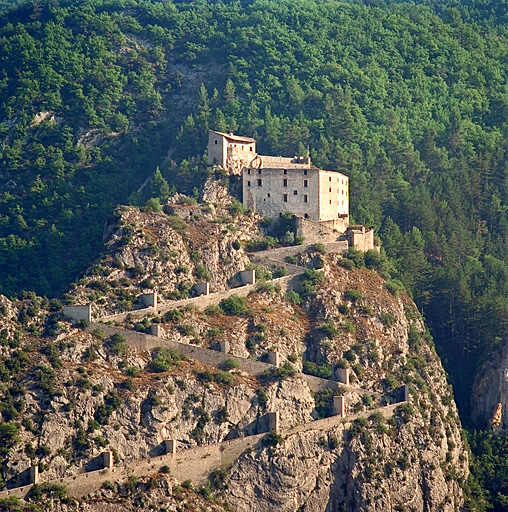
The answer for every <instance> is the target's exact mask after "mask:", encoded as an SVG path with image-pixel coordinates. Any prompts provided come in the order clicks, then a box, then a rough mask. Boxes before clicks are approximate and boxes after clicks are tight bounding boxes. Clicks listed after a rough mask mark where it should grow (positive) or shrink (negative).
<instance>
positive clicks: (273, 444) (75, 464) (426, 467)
mask: <svg viewBox="0 0 508 512" xmlns="http://www.w3.org/2000/svg"><path fill="white" fill-rule="evenodd" d="M179 207H182V208H184V209H185V212H183V211H182V212H179V210H178V209H179ZM172 208H173V210H171V212H170V214H169V215H168V214H161V213H148V212H143V211H140V210H137V209H134V208H129V209H124V210H123V211H121V212H120V213H119V218H118V222H117V223H115V224H113V225H112V226H111V229H110V240H109V242H108V244H107V246H108V253H107V254H106V255H105V256H104V257H103V258H102V259H101V260H99V262H98V264H97V265H95V266H94V267H93V268H92V269H90V272H89V274H88V276H87V277H86V278H85V279H84V280H83V281H81V282H80V283H78V284H77V286H76V287H75V288H74V289H73V290H71V292H70V293H69V295H68V297H67V298H68V299H69V301H70V302H75V303H82V302H86V301H88V300H90V299H93V301H94V304H95V307H96V308H101V309H102V310H106V311H114V310H116V309H119V308H121V307H123V306H124V305H125V303H124V302H125V301H127V299H126V297H127V298H128V296H129V295H128V294H134V292H135V291H136V292H139V291H142V290H143V289H145V285H147V284H148V282H150V285H151V286H150V288H158V289H159V290H160V291H161V294H163V295H164V294H167V295H168V296H169V297H171V296H173V295H171V294H174V293H176V292H179V291H181V290H180V288H179V287H181V286H183V283H184V282H186V280H188V279H190V275H191V274H192V275H193V277H192V278H193V279H194V278H195V275H194V274H195V273H196V272H198V273H199V272H200V271H202V270H203V269H202V268H201V267H199V266H198V265H203V267H205V268H206V270H207V271H208V272H209V274H210V281H211V282H212V283H213V286H214V287H216V288H218V289H221V287H223V288H224V289H225V288H227V287H228V282H229V280H230V279H231V277H232V275H233V274H234V273H235V272H237V271H238V270H240V269H243V267H245V265H246V264H248V259H247V256H246V254H245V252H244V251H243V249H242V242H245V241H246V240H247V239H248V238H251V237H252V236H253V234H254V235H255V234H256V233H258V232H257V227H256V223H255V219H253V218H247V217H245V216H243V215H241V213H240V214H238V215H236V216H234V215H231V214H230V213H229V212H228V213H226V209H224V208H223V207H221V206H220V205H218V206H214V208H215V209H216V210H215V212H214V213H213V214H212V213H210V211H208V208H207V207H206V206H205V205H190V204H185V205H183V204H181V203H175V204H173V205H172ZM221 208H222V210H221ZM218 211H219V212H220V211H222V212H223V213H222V215H224V217H223V218H224V220H223V221H222V222H217V220H218V219H217V217H215V216H214V215H217V212H218ZM191 212H192V214H191ZM179 213H180V214H181V215H179ZM226 215H227V216H226ZM235 241H239V242H240V243H239V244H235V243H234V242H235ZM235 247H238V249H237V248H235ZM295 261H298V263H299V264H302V265H308V266H310V267H312V266H319V267H320V270H311V271H309V272H308V273H306V274H303V275H302V276H300V278H301V284H300V286H301V288H300V289H299V290H298V291H294V290H292V291H291V293H285V292H283V291H282V290H281V289H279V288H277V287H276V286H275V285H273V284H272V283H270V282H269V281H268V282H266V283H264V284H262V285H261V286H260V287H258V288H256V289H254V288H253V290H252V293H250V294H249V295H248V296H247V297H245V298H241V299H240V298H237V300H235V301H232V302H231V303H230V304H229V307H226V306H224V308H221V307H218V306H215V307H212V308H208V309H206V310H205V311H202V310H200V309H199V308H196V307H183V308H182V309H180V310H177V311H176V312H173V313H171V314H170V315H167V316H164V317H155V316H154V315H153V312H151V313H149V314H150V315H151V316H147V317H146V318H145V319H144V320H142V321H140V322H137V323H134V322H132V323H129V321H127V322H126V323H125V324H124V327H131V328H136V329H138V330H145V329H147V328H149V325H150V323H151V322H156V323H158V324H159V325H161V326H162V330H163V332H164V337H165V338H169V339H172V340H174V341H179V342H183V343H188V344H192V345H199V346H201V347H204V348H212V349H213V348H217V347H218V345H220V342H221V341H228V342H229V344H230V349H231V353H232V354H234V355H236V356H237V357H246V358H248V357H250V358H254V359H260V360H264V361H266V360H267V356H268V354H267V352H268V351H273V350H277V351H278V352H279V353H280V354H281V358H282V362H283V363H286V365H285V366H283V367H282V368H281V369H279V370H278V371H274V372H272V373H271V374H270V375H266V376H261V377H260V378H254V377H253V376H251V375H248V374H245V373H242V372H240V371H238V370H236V369H235V364H234V361H231V364H230V365H226V366H227V368H223V369H218V368H211V367H207V366H205V365H202V364H200V363H198V362H196V361H193V360H184V359H182V358H181V357H179V356H178V354H177V353H176V352H172V351H169V350H168V351H163V350H159V349H155V350H150V351H144V352H143V351H138V350H135V349H133V348H129V346H128V345H127V344H126V343H125V341H122V339H121V337H114V336H106V335H105V333H104V332H103V331H101V329H100V328H99V329H96V330H95V331H94V332H93V333H90V332H83V331H81V330H79V329H75V328H73V327H71V325H70V324H68V323H66V322H63V321H62V320H61V319H58V317H56V316H53V317H50V318H49V319H48V321H46V323H45V324H44V322H43V319H44V315H43V314H42V313H39V312H38V310H37V308H33V307H32V304H31V303H29V301H28V302H22V301H20V302H19V303H17V304H13V303H9V302H6V303H5V304H4V309H5V311H6V312H7V313H8V315H7V317H8V319H7V320H5V321H4V322H6V324H5V325H6V326H7V327H6V329H7V334H6V336H7V338H8V339H9V340H12V341H10V344H9V343H8V344H7V345H4V347H3V357H4V361H5V360H7V359H8V358H11V359H13V360H19V361H21V362H20V364H19V365H18V366H16V365H13V364H11V363H9V364H8V365H6V366H5V365H4V366H5V367H6V368H8V370H9V372H10V371H11V366H12V368H13V369H12V373H11V374H10V378H11V382H12V383H13V385H10V388H9V389H8V390H7V389H4V390H2V393H3V396H2V401H3V403H5V404H7V406H4V407H3V412H2V414H3V416H4V421H5V422H8V421H10V420H9V415H11V416H12V418H11V419H15V422H16V430H17V432H16V433H15V435H14V434H13V435H12V436H11V438H10V439H9V446H8V456H7V457H5V459H4V463H3V477H4V480H5V482H6V483H7V485H8V486H15V485H20V483H23V482H22V481H21V480H22V478H23V477H22V475H23V474H24V471H25V470H27V469H28V467H30V466H32V465H35V464H37V465H39V466H40V470H41V472H40V476H41V480H42V481H43V482H44V481H48V480H52V479H55V478H61V477H63V476H64V475H65V476H67V477H69V476H71V477H72V476H73V475H75V476H76V477H77V478H79V477H78V475H80V474H82V473H83V472H84V471H87V470H88V469H91V468H92V465H93V464H92V462H93V461H94V459H96V458H97V456H99V455H100V454H101V453H102V452H103V451H104V450H106V449H108V450H111V451H112V452H113V454H114V457H115V458H116V460H117V462H119V463H126V464H127V463H134V464H135V463H136V461H137V460H140V459H142V458H150V457H153V456H156V455H158V454H160V453H161V451H162V450H163V449H164V445H163V441H164V440H166V439H176V440H177V441H178V446H179V450H181V451H183V452H185V450H187V449H189V448H193V447H196V446H207V445H211V444H215V443H220V442H222V441H227V440H230V439H234V438H237V437H242V436H247V435H251V434H257V433H261V432H266V431H267V428H268V425H267V421H268V420H267V417H266V416H267V413H268V412H272V411H278V412H279V415H280V428H281V429H283V430H284V429H289V428H290V427H294V426H297V425H301V424H304V423H305V424H308V423H309V422H311V421H312V420H313V419H316V418H318V417H322V416H327V415H330V414H331V413H332V405H333V397H332V395H331V394H330V392H329V391H328V390H327V389H325V390H323V391H320V392H318V393H312V392H311V391H310V389H309V387H308V386H307V384H305V382H303V380H301V379H299V378H298V377H297V376H292V374H293V373H294V372H293V369H292V368H291V366H288V364H287V363H290V364H291V365H293V366H294V368H295V369H296V370H302V369H303V370H304V371H307V372H310V373H314V374H316V375H321V376H326V377H332V378H333V376H334V375H335V372H336V370H338V369H344V368H349V370H350V374H351V384H352V385H353V388H349V389H348V390H346V389H341V390H340V393H341V394H342V395H343V396H344V397H345V400H346V414H347V415H351V414H354V413H362V417H361V418H359V419H357V420H355V421H354V422H350V423H343V424H337V423H334V424H333V425H332V426H329V425H328V424H327V426H326V428H325V429H324V430H323V429H320V430H317V429H315V430H314V429H312V428H310V429H306V430H305V431H298V432H297V431H291V433H287V434H285V436H281V435H272V436H269V437H268V438H267V439H266V442H264V443H261V444H260V445H259V446H257V447H255V448H252V449H248V450H246V451H245V452H244V453H243V454H242V455H241V456H240V457H239V458H238V459H237V460H236V461H235V462H232V465H231V466H228V467H227V468H224V471H222V472H221V475H220V485H217V481H215V487H214V488H213V489H212V490H215V491H216V492H218V493H219V495H220V496H221V499H223V500H225V501H227V502H228V503H229V504H230V507H231V508H232V509H233V510H238V511H240V512H242V511H252V512H264V511H265V510H268V509H272V510H273V509H275V510H281V511H287V512H297V511H312V512H314V511H315V512H318V511H320V512H321V511H322V512H335V511H337V512H342V511H343V510H358V511H374V510H383V511H384V510H405V509H408V510H409V509H411V510H416V511H421V512H424V511H428V510H443V511H450V512H451V511H452V510H456V509H458V508H460V507H461V506H462V503H463V497H462V491H461V485H462V483H463V482H464V480H465V479H466V478H467V475H468V468H467V463H468V461H467V452H466V450H465V448H464V444H463V442H462V439H461V435H460V423H459V419H458V415H457V410H456V407H455V404H454V402H453V397H452V394H451V391H450V388H449V386H448V385H447V383H446V376H445V374H444V371H443V369H442V367H441V364H440V362H439V359H438V357H437V355H436V354H435V351H434V349H433V346H432V340H431V339H430V337H429V335H428V333H427V332H426V329H425V326H424V324H423V321H422V319H421V317H420V315H419V313H418V311H417V309H416V307H415V305H414V304H413V302H412V301H411V300H410V298H409V297H408V296H407V295H405V294H404V293H403V292H401V293H395V292H394V290H393V287H387V286H386V283H385V281H384V280H383V279H382V278H381V277H380V276H379V275H378V274H376V273H375V272H374V271H372V270H369V269H366V268H356V269H353V270H346V269H345V268H343V267H341V266H340V263H341V260H340V256H339V255H336V254H323V250H322V248H320V247H317V248H315V250H313V249H312V248H310V249H307V252H306V253H305V255H303V256H302V257H296V256H295ZM205 264H206V265H205ZM184 267H186V268H187V271H186V272H182V268H184ZM136 269H137V270H136ZM200 269H201V270H200ZM182 273H183V274H184V275H183V276H182ZM389 289H390V290H392V292H390V291H389ZM122 290H123V292H122ZM298 292H299V293H298ZM91 294H97V295H96V296H94V297H91ZM4 302H5V301H4ZM45 307H46V311H47V309H48V308H49V307H50V305H49V304H48V305H46V306H45ZM23 312H24V313H23ZM21 320H22V321H23V322H24V324H21ZM9 326H10V327H9ZM23 326H27V328H26V329H25V331H24V334H23V335H19V334H18V335H17V334H16V330H18V331H19V330H20V328H21V327H23ZM44 326H45V327H44ZM48 326H49V327H50V328H48ZM42 327H44V329H45V330H46V331H45V332H47V334H49V336H45V337H40V336H38V334H40V332H42ZM28 331H30V332H28ZM55 331H58V332H59V334H58V335H56V334H55ZM16 336H17V338H16ZM161 344H163V340H161ZM23 354H24V355H23ZM405 384H407V385H408V386H409V403H407V404H404V405H403V406H400V407H398V408H397V409H396V413H395V415H394V416H393V417H391V418H389V419H386V418H385V417H383V416H382V414H379V413H374V414H372V411H374V409H375V408H377V407H379V405H383V404H388V403H393V402H398V401H399V400H400V387H401V386H404V385H405ZM9 404H10V405H9ZM369 411H370V412H369ZM154 471H155V472H157V469H156V468H155V469H154ZM116 485H117V484H114V486H116ZM172 485H173V484H171V485H170V484H167V483H163V484H161V486H160V492H161V494H160V498H157V499H161V500H165V499H167V502H168V505H167V506H168V507H173V506H174V509H175V510H177V509H178V507H179V506H180V509H181V504H180V505H178V504H177V503H176V502H175V501H172V500H173V497H174V494H175V492H174V488H173V487H172ZM168 486H169V487H171V489H170V488H169V487H168ZM131 487H132V486H131ZM134 487H135V486H134ZM110 491H111V492H112V494H111V496H110V495H109V494H108V493H109V492H110ZM117 491H120V493H122V492H123V491H122V490H121V489H117ZM115 492H116V491H115V490H114V489H113V490H112V489H109V490H108V489H105V490H104V491H100V493H98V494H97V495H94V496H93V499H94V500H93V502H90V501H88V502H83V503H81V504H80V505H79V506H80V507H85V508H82V510H91V511H92V512H93V511H95V510H97V511H99V510H107V505H106V504H105V502H106V501H107V500H112V501H113V502H115V500H117V501H118V497H117V495H116V494H115ZM132 492H134V491H132V490H130V491H129V493H132ZM157 492H159V491H157ZM185 492H186V491H185ZM209 492H210V489H208V490H206V491H205V490H203V492H202V494H203V495H205V494H206V493H209ZM164 496H166V498H165V497H164ZM105 498H106V499H105ZM154 499H155V498H154ZM146 503H149V502H148V501H147V502H146ZM150 503H152V502H150ZM124 504H125V503H124ZM96 505H97V507H98V508H95V509H94V508H86V507H94V506H96ZM58 506H60V507H62V508H61V510H62V511H63V510H66V509H65V505H64V504H61V505H58ZM100 506H103V507H106V508H103V509H101V508H100ZM122 506H124V505H122ZM119 510H121V509H119ZM169 510H171V508H169ZM219 510H220V509H219Z"/></svg>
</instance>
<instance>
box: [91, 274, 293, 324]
mask: <svg viewBox="0 0 508 512" xmlns="http://www.w3.org/2000/svg"><path fill="white" fill-rule="evenodd" d="M295 279H296V278H295V277H294V276H292V275H289V276H284V277H279V278H277V279H273V280H272V281H270V282H271V283H272V284H273V285H275V286H280V288H281V289H282V290H283V291H287V290H289V289H292V288H293V287H294V286H297V282H296V281H294V280H295ZM293 281H294V282H293ZM255 290H256V285H246V286H240V287H238V288H231V289H230V290H226V291H225V292H220V293H212V294H210V295H202V296H200V297H194V298H192V299H183V300H176V301H173V302H168V303H159V304H158V306H157V308H156V309H154V308H150V309H136V310H134V311H126V312H124V313H118V314H117V315H107V316H102V317H100V316H97V319H98V320H101V321H103V322H123V321H125V320H126V319H127V317H128V316H130V317H131V318H133V319H139V318H144V317H145V316H147V315H148V314H149V313H152V314H155V315H163V314H164V313H167V312H168V311H171V310H172V309H178V308H183V307H185V306H188V305H193V306H196V307H197V308H201V309H205V308H207V307H208V306H213V305H216V304H219V302H220V301H221V300H223V299H226V298H228V297H231V296H232V295H238V296H239V297H246V296H247V295H249V293H251V292H253V291H255Z"/></svg>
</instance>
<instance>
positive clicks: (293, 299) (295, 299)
mask: <svg viewBox="0 0 508 512" xmlns="http://www.w3.org/2000/svg"><path fill="white" fill-rule="evenodd" d="M286 300H287V301H288V302H289V303H290V304H293V306H299V305H300V304H301V303H302V302H303V299H302V297H301V296H300V294H299V293H298V292H295V291H294V290H288V291H287V292H286Z"/></svg>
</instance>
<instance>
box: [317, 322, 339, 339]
mask: <svg viewBox="0 0 508 512" xmlns="http://www.w3.org/2000/svg"><path fill="white" fill-rule="evenodd" d="M316 330H317V331H318V332H320V333H322V334H324V335H325V336H327V337H328V338H332V339H333V338H335V336H337V335H338V334H339V333H340V331H339V329H337V328H335V327H334V326H333V325H331V324H323V325H321V326H319V327H318V328H317V329H316Z"/></svg>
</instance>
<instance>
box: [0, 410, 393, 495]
mask: <svg viewBox="0 0 508 512" xmlns="http://www.w3.org/2000/svg"><path fill="white" fill-rule="evenodd" d="M401 403H403V402H401ZM401 403H398V404H393V405H389V406H386V407H379V408H377V409H374V410H371V411H367V412H365V413H359V414H355V415H352V416H347V417H345V418H342V417H341V416H330V417H329V418H323V419H320V420H315V421H311V422H309V423H305V424H302V425H296V426H294V427H292V428H290V429H287V430H284V431H282V432H281V434H283V435H284V436H290V435H293V434H297V433H301V432H308V431H312V430H321V431H329V430H330V429H332V428H334V427H336V426H337V425H339V424H341V423H349V422H352V421H354V420H356V419H358V418H360V417H368V416H370V415H371V414H373V413H374V412H380V413H381V414H382V415H383V416H384V417H385V418H391V417H392V416H393V414H394V411H395V409H396V408H397V407H398V406H399V405H401ZM265 435H266V434H265V433H263V434H256V435H253V436H248V437H242V438H238V439H233V440H231V441H224V442H222V443H218V444H212V445H207V446H200V447H196V448H191V449H189V450H184V451H182V452H177V453H176V454H172V453H169V454H166V455H162V456H157V457H153V458H150V459H141V460H137V461H135V462H132V463H130V464H126V465H122V466H118V467H113V468H107V469H102V470H98V471H91V472H89V473H83V474H80V475H75V476H71V477H66V478H61V479H59V480H53V481H51V483H58V484H61V485H65V486H66V487H67V488H68V491H69V495H70V496H72V497H73V498H81V497H83V496H86V495H88V494H90V493H92V492H95V491H97V490H98V489H100V487H101V486H102V485H103V483H104V482H105V481H110V482H117V481H120V482H121V481H125V480H126V479H127V478H128V477H129V476H137V477H144V476H148V475H153V474H155V473H158V472H159V470H160V468H161V467H162V466H168V467H169V469H170V475H171V476H174V477H175V478H176V479H177V480H179V481H180V482H182V481H185V480H191V481H192V482H193V484H194V485H196V486H198V485H202V484H204V483H205V482H206V480H207V478H208V475H209V474H210V473H211V472H212V471H214V470H216V469H219V468H221V467H227V466H229V465H231V464H232V463H233V462H234V461H236V460H237V459H238V457H240V455H241V454H242V453H244V452H245V451H246V450H247V449H249V448H255V447H259V443H260V441H261V439H262V438H263V437H264V436H265ZM31 488H32V485H25V486H23V487H17V488H15V489H9V490H7V491H2V492H0V498H7V497H9V496H16V497H18V498H23V497H25V496H26V494H27V493H28V491H29V490H30V489H31Z"/></svg>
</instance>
